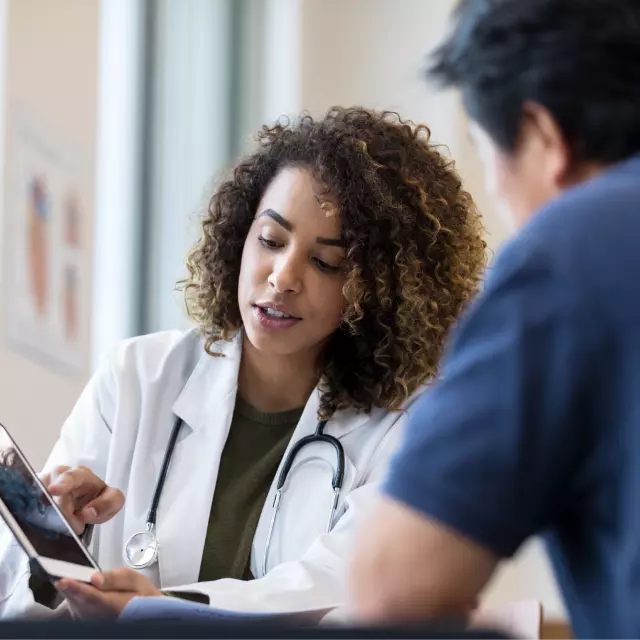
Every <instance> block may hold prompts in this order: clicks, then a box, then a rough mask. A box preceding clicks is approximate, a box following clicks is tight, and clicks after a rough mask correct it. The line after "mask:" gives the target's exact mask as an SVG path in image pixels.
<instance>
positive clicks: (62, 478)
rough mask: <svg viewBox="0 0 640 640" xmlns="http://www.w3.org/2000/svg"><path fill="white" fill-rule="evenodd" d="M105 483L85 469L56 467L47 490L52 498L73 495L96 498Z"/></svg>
mask: <svg viewBox="0 0 640 640" xmlns="http://www.w3.org/2000/svg"><path fill="white" fill-rule="evenodd" d="M105 487H106V485H105V483H104V482H103V481H102V480H100V478H98V476H96V475H95V474H94V473H92V472H91V471H90V470H89V469H87V468H86V467H77V468H75V469H69V467H56V468H55V469H54V470H53V473H52V474H51V484H50V485H49V487H48V489H49V492H50V493H51V495H53V496H63V495H65V494H68V493H73V494H76V495H78V496H85V495H91V496H97V495H99V494H100V493H101V492H102V491H103V490H104V488H105Z"/></svg>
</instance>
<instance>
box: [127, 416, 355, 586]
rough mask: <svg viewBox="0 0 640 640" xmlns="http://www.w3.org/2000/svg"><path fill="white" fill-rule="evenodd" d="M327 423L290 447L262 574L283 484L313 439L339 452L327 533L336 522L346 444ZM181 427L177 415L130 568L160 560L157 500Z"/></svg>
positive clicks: (130, 547) (132, 542)
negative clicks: (329, 429) (343, 444)
mask: <svg viewBox="0 0 640 640" xmlns="http://www.w3.org/2000/svg"><path fill="white" fill-rule="evenodd" d="M326 425H327V421H326V420H321V421H320V422H318V426H317V427H316V431H315V433H313V434H312V435H309V436H305V437H304V438H301V439H300V440H298V442H296V444H295V445H294V446H293V447H292V448H291V450H290V451H289V453H288V454H287V456H286V457H285V459H284V462H283V464H282V469H281V470H280V475H279V476H278V483H277V485H276V493H275V496H274V498H273V513H272V515H271V522H270V523H269V530H268V532H267V540H266V542H265V546H264V554H263V556H262V574H263V575H264V574H266V573H267V559H268V557H269V550H270V548H271V538H272V535H273V530H274V527H275V524H276V517H277V515H278V510H279V508H280V501H281V499H282V494H283V490H284V485H285V484H286V482H287V477H288V475H289V472H290V471H291V467H292V466H293V463H294V462H295V459H296V456H297V455H298V454H299V453H300V451H301V450H302V449H303V448H304V447H306V446H307V445H309V444H312V443H314V442H324V443H326V444H330V445H331V446H332V447H333V448H334V449H335V452H336V460H337V464H336V467H335V469H334V471H333V479H332V480H331V486H332V487H333V502H332V504H331V511H330V512H329V520H328V521H327V529H326V531H327V533H329V532H330V531H331V528H332V526H333V520H334V518H335V514H336V510H337V508H338V500H339V498H340V491H341V489H342V483H343V481H344V469H345V462H344V461H345V458H344V447H343V446H342V444H341V443H340V441H339V440H338V439H337V438H335V437H334V436H330V435H327V434H326V433H324V428H325V427H326ZM181 427H182V420H181V419H180V418H176V421H175V422H174V424H173V429H172V431H171V437H170V438H169V444H168V445H167V450H166V452H165V454H164V459H163V461H162V468H161V470H160V475H159V476H158V481H157V483H156V488H155V491H154V492H153V499H152V500H151V507H150V508H149V513H148V514H147V522H146V527H147V528H146V530H145V531H138V532H137V533H134V534H133V535H132V536H131V537H130V538H129V539H128V540H127V542H126V544H125V545H124V561H125V563H126V564H127V566H128V567H130V568H131V569H146V568H147V567H150V566H152V565H153V564H155V563H156V562H157V561H158V550H159V548H160V543H159V541H158V536H157V535H156V516H157V513H158V504H159V503H160V496H161V495H162V489H163V488H164V483H165V480H166V479H167V472H168V470H169V465H170V464H171V458H172V456H173V451H174V449H175V447H176V441H177V440H178V434H179V433H180V428H181Z"/></svg>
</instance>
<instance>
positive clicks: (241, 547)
mask: <svg viewBox="0 0 640 640" xmlns="http://www.w3.org/2000/svg"><path fill="white" fill-rule="evenodd" d="M302 411H303V409H302V408H301V409H293V410H291V411H284V412H280V413H263V412H261V411H258V410H256V409H254V408H253V407H252V406H251V405H249V404H247V403H246V402H244V401H243V400H241V399H240V398H238V399H237V400H236V406H235V410H234V414H233V419H232V421H231V428H230V429H229V436H228V438H227V442H226V444H225V446H224V450H223V452H222V457H221V460H220V469H219V471H218V480H217V482H216V488H215V493H214V496H213V504H212V505H211V513H210V515H209V524H208V526H207V536H206V539H205V543H204V551H203V553H202V563H201V565H200V576H199V582H208V581H210V580H219V579H221V578H237V579H239V580H250V579H252V578H253V576H252V575H251V569H250V564H251V544H252V542H253V536H254V535H255V532H256V527H257V526H258V519H259V518H260V514H261V513H262V507H263V506H264V503H265V500H266V499H267V494H268V492H269V488H270V487H271V483H272V482H273V479H274V477H275V474H276V471H277V470H278V466H279V465H280V461H281V460H282V456H283V455H284V452H285V449H286V448H287V445H288V444H289V441H290V440H291V436H292V435H293V431H294V429H295V428H296V425H297V424H298V421H299V420H300V416H301V415H302Z"/></svg>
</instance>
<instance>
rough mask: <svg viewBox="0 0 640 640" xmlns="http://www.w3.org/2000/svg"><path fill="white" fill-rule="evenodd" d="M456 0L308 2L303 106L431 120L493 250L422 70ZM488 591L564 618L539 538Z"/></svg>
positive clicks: (478, 177)
mask: <svg viewBox="0 0 640 640" xmlns="http://www.w3.org/2000/svg"><path fill="white" fill-rule="evenodd" d="M272 1H274V2H276V3H277V2H278V0H272ZM454 4H455V1H454V0H302V15H301V18H300V29H301V36H300V37H299V38H298V39H297V40H295V39H292V40H293V41H296V42H299V45H298V46H299V47H300V50H299V53H300V56H301V60H302V64H301V68H300V78H299V84H300V96H299V105H300V107H301V108H303V109H308V110H309V111H311V113H312V114H314V115H319V114H321V113H322V112H324V111H325V110H326V109H327V108H329V107H330V106H332V105H342V106H347V105H355V104H360V105H364V106H369V107H377V108H387V109H394V110H397V111H398V112H399V113H400V114H401V115H402V116H404V117H407V118H410V119H412V120H414V121H416V122H423V123H425V124H427V125H428V126H429V127H431V129H432V134H433V139H434V140H435V141H436V142H438V143H442V144H446V145H447V146H448V147H449V149H450V152H451V155H452V157H453V158H455V160H456V163H457V166H458V169H459V171H460V172H461V174H462V177H463V180H464V182H465V185H466V187H467V189H468V190H469V191H470V192H471V193H472V194H473V196H474V197H475V199H476V202H477V203H478V205H479V207H480V209H481V211H482V212H483V214H484V218H485V226H486V228H487V231H488V242H489V245H490V247H491V248H492V249H495V248H496V247H497V246H499V244H500V243H501V242H502V241H503V240H504V239H505V238H506V237H507V236H508V233H509V232H508V230H507V229H506V228H505V226H504V225H503V222H502V221H501V220H500V218H498V217H497V216H496V215H495V214H494V213H493V212H492V211H491V208H490V207H489V205H488V201H487V197H486V195H485V193H484V190H483V176H482V171H481V168H480V164H479V162H478V160H477V158H476V157H475V154H474V152H473V149H471V147H470V144H469V142H468V139H467V132H466V123H465V119H464V116H463V114H462V111H461V109H460V107H459V103H458V100H457V97H456V96H454V95H453V94H451V93H448V94H443V93H439V92H436V91H434V90H433V89H432V88H430V87H429V86H427V84H426V83H425V82H424V80H423V78H422V76H421V72H422V69H423V68H424V66H425V62H426V54H427V52H428V50H429V49H430V48H432V47H433V46H434V45H435V44H436V43H437V42H438V41H439V40H440V39H441V38H442V36H443V35H444V32H445V26H446V20H447V17H448V16H449V13H450V11H451V9H452V7H453V5H454ZM290 105H291V106H293V107H295V102H294V101H291V100H290ZM282 106H283V108H287V106H288V105H287V104H283V105H282ZM485 597H486V600H487V601H488V602H491V603H499V602H504V601H507V600H514V599H519V598H526V597H534V598H538V599H540V600H542V602H543V605H544V607H545V615H547V616H549V617H564V607H563V604H562V600H561V598H560V596H559V594H558V590H557V587H556V584H555V581H554V579H553V577H552V574H551V571H550V568H549V564H548V562H547V560H546V556H545V555H544V553H543V551H542V549H541V546H540V544H539V542H537V541H533V542H532V543H530V544H529V545H527V547H526V548H525V549H524V550H523V552H522V553H521V554H520V555H519V556H518V557H517V559H516V560H515V561H514V562H512V563H509V564H508V566H506V567H505V568H504V569H503V570H502V571H501V572H500V574H499V576H498V578H497V579H496V580H495V581H494V583H493V584H492V585H491V587H490V588H489V589H488V591H487V593H486V596H485Z"/></svg>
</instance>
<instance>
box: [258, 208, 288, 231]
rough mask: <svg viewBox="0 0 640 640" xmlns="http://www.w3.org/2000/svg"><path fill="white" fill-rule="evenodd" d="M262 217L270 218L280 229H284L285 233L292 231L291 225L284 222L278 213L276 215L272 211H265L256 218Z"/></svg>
mask: <svg viewBox="0 0 640 640" xmlns="http://www.w3.org/2000/svg"><path fill="white" fill-rule="evenodd" d="M263 216H267V217H269V218H271V219H272V220H274V221H275V222H277V223H278V224H279V225H280V226H281V227H282V228H284V229H286V230H287V231H293V225H292V224H291V223H290V222H289V221H288V220H285V219H284V218H283V217H282V216H281V215H280V214H279V213H277V212H276V211H274V210H273V209H265V210H264V211H263V212H262V213H261V214H260V215H259V216H258V218H262V217H263Z"/></svg>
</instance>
